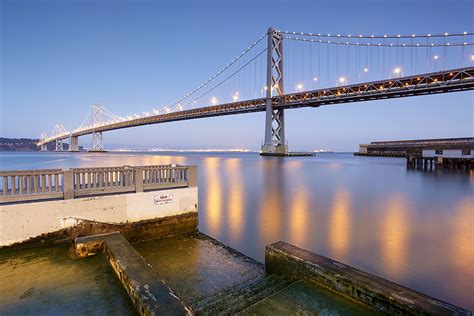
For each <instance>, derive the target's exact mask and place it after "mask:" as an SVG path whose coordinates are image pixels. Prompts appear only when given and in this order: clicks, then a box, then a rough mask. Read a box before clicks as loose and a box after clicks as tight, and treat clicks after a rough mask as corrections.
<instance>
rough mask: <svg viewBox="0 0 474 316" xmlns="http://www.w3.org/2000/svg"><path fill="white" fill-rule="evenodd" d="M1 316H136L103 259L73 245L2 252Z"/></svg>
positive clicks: (0, 275)
mask: <svg viewBox="0 0 474 316" xmlns="http://www.w3.org/2000/svg"><path fill="white" fill-rule="evenodd" d="M0 280H1V281H0V315H72V314H76V315H135V309H134V308H133V305H132V303H131V301H130V299H129V298H128V296H127V293H126V292H125V290H124V289H123V288H122V286H121V285H120V282H119V280H118V279H117V277H116V276H115V274H114V271H113V270H112V268H111V267H110V265H109V263H108V262H107V258H106V257H105V256H103V255H99V256H93V257H90V258H87V259H77V258H76V257H75V255H74V254H73V252H72V246H71V244H69V243H68V244H61V245H50V246H44V247H36V248H31V249H21V250H14V251H2V252H0Z"/></svg>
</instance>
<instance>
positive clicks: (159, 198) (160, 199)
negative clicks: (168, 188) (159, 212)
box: [155, 194, 173, 205]
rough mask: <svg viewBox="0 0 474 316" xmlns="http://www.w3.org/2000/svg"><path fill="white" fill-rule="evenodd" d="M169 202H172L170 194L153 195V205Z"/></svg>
mask: <svg viewBox="0 0 474 316" xmlns="http://www.w3.org/2000/svg"><path fill="white" fill-rule="evenodd" d="M171 202H173V195H172V194H160V195H155V205H161V204H169V203H171Z"/></svg>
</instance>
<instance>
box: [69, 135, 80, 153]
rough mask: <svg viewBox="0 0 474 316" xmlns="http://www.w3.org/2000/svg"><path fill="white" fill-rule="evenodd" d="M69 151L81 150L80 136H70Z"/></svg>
mask: <svg viewBox="0 0 474 316" xmlns="http://www.w3.org/2000/svg"><path fill="white" fill-rule="evenodd" d="M69 151H79V136H72V135H71V136H69Z"/></svg>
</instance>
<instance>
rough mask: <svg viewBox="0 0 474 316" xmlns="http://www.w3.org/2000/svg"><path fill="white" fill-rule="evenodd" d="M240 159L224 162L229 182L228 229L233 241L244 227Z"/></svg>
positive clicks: (240, 234) (237, 238) (238, 238)
mask: <svg viewBox="0 0 474 316" xmlns="http://www.w3.org/2000/svg"><path fill="white" fill-rule="evenodd" d="M240 161H241V160H240V159H237V158H230V159H227V160H226V164H225V165H226V171H227V179H229V180H230V183H229V186H228V192H227V196H229V229H230V237H231V239H232V240H234V241H238V240H240V238H241V237H242V230H243V225H244V222H243V220H244V215H245V214H244V212H245V200H244V193H243V184H242V176H241V172H242V170H241V165H240Z"/></svg>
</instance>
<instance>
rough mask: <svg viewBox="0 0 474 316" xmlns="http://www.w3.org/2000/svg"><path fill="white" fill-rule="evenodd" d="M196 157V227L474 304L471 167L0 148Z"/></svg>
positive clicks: (107, 160) (192, 160)
mask: <svg viewBox="0 0 474 316" xmlns="http://www.w3.org/2000/svg"><path fill="white" fill-rule="evenodd" d="M169 163H177V164H195V165H198V170H199V204H200V205H199V212H200V213H199V221H200V223H199V226H200V230H201V231H202V232H204V233H206V234H208V235H210V236H212V237H214V238H216V239H218V240H219V241H221V242H223V243H225V244H227V245H229V246H231V247H233V248H235V249H237V250H239V251H241V252H243V253H245V254H246V255H248V256H251V257H253V258H255V259H257V260H259V261H262V262H263V260H264V247H265V245H266V244H270V243H272V242H275V241H278V240H284V241H287V242H290V243H292V244H295V245H297V246H299V247H302V248H306V249H309V250H311V251H314V252H317V253H319V254H322V255H325V256H328V257H330V258H333V259H335V260H339V261H342V262H344V263H347V264H350V265H353V266H355V267H357V268H359V269H362V270H365V271H368V272H371V273H374V274H377V275H379V276H382V277H384V278H387V279H389V280H392V281H395V282H398V283H401V284H403V285H405V286H408V287H411V288H414V289H416V290H419V291H421V292H423V293H427V294H430V295H432V296H435V297H437V298H440V299H443V300H446V301H448V302H451V303H454V304H456V305H460V306H461V307H464V308H467V309H470V310H474V286H473V285H472V284H474V246H473V245H474V237H473V232H474V230H473V223H474V215H473V214H474V213H473V212H474V173H471V174H467V173H449V172H448V173H446V172H445V173H442V174H440V173H438V172H423V171H412V170H407V169H406V167H405V160H404V159H400V158H372V157H354V156H352V154H320V155H318V156H316V157H301V158H285V159H280V158H269V157H266V158H263V157H259V156H258V154H255V153H245V154H234V153H233V154H227V153H226V154H219V153H205V154H196V153H193V154H187V153H186V154H183V153H102V154H88V153H72V154H70V153H0V169H2V170H5V169H41V168H67V167H86V166H87V167H93V166H97V167H99V166H100V167H101V166H121V165H148V164H169Z"/></svg>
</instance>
